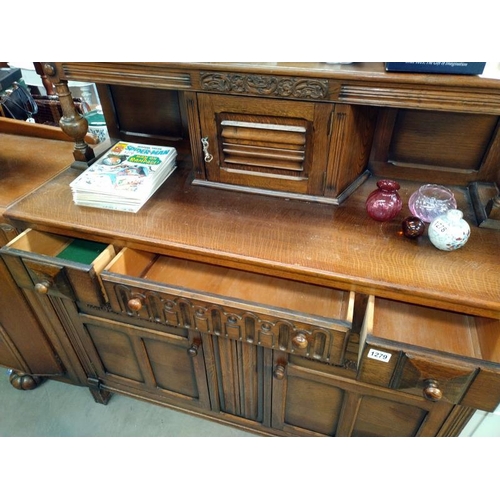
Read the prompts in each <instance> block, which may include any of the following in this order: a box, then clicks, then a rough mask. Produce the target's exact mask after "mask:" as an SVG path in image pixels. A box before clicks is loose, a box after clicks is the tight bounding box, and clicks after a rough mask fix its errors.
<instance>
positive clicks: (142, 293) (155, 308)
mask: <svg viewBox="0 0 500 500" xmlns="http://www.w3.org/2000/svg"><path fill="white" fill-rule="evenodd" d="M112 299H113V300H112V301H111V302H112V307H113V304H115V306H114V307H115V308H116V305H117V306H118V308H119V310H118V311H116V310H115V312H118V313H123V314H126V315H127V316H133V317H137V318H140V319H143V320H146V321H149V322H154V323H158V324H164V325H167V326H171V327H176V328H189V329H191V330H196V331H199V332H201V333H207V334H211V335H216V336H219V337H225V338H228V339H231V340H236V341H240V342H246V343H250V344H255V345H260V346H262V347H265V348H269V349H278V350H281V351H286V352H290V353H294V354H299V355H303V356H305V357H310V358H312V359H316V360H318V361H323V362H327V363H331V364H342V362H343V357H344V356H343V350H344V347H343V346H344V339H345V336H346V332H343V331H336V330H334V329H328V328H324V327H320V326H315V325H314V324H307V323H304V322H302V321H300V322H295V321H291V320H287V319H284V318H280V317H278V316H273V315H272V313H271V314H262V313H260V312H259V313H257V312H255V311H252V310H250V309H247V310H244V309H235V308H233V307H228V306H226V305H220V304H214V303H207V302H205V301H200V300H196V299H192V298H186V297H181V296H176V295H170V294H166V293H158V292H154V291H147V290H139V289H133V288H131V287H128V286H126V285H123V284H120V285H115V286H114V297H113V298H112ZM138 303H139V304H140V307H137V304H138Z"/></svg>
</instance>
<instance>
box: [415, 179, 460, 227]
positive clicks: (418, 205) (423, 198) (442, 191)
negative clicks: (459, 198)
mask: <svg viewBox="0 0 500 500" xmlns="http://www.w3.org/2000/svg"><path fill="white" fill-rule="evenodd" d="M408 206H409V208H410V212H411V213H412V214H413V215H414V216H415V217H418V218H419V219H422V220H423V221H424V222H431V221H432V220H433V219H435V218H436V217H438V216H439V215H442V214H444V213H445V212H447V211H448V210H452V209H455V208H457V202H456V200H455V195H454V194H453V192H452V191H451V190H449V189H448V188H447V187H444V186H439V185H438V184H424V185H423V186H420V188H419V189H418V190H417V191H415V192H414V193H413V194H412V195H411V196H410V199H409V201H408Z"/></svg>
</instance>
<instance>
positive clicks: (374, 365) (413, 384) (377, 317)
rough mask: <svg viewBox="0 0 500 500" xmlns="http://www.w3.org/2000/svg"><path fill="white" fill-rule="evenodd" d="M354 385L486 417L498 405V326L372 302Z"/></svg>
mask: <svg viewBox="0 0 500 500" xmlns="http://www.w3.org/2000/svg"><path fill="white" fill-rule="evenodd" d="M358 361H359V362H358V380H361V381H363V382H368V383H372V384H376V385H381V386H385V387H391V388H393V389H397V390H401V391H404V392H407V393H411V394H417V395H422V396H423V397H425V398H427V399H429V400H433V401H439V400H444V401H448V402H450V403H453V404H457V403H460V404H462V405H465V406H470V407H472V408H477V409H481V410H485V411H493V410H495V408H496V407H497V406H498V404H499V403H500V321H499V320H496V319H489V318H480V317H475V316H468V315H465V314H458V313H452V312H448V311H443V310H439V309H433V308H430V307H423V306H416V305H412V304H406V303H400V302H396V301H392V300H386V299H380V298H375V297H373V296H371V297H370V299H369V301H368V307H367V313H366V316H365V322H364V325H363V328H362V332H361V338H360V352H359V360H358Z"/></svg>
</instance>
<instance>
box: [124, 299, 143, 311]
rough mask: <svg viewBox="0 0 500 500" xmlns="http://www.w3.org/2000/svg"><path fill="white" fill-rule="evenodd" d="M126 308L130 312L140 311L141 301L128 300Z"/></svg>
mask: <svg viewBox="0 0 500 500" xmlns="http://www.w3.org/2000/svg"><path fill="white" fill-rule="evenodd" d="M127 306H128V308H129V309H130V310H131V311H140V310H141V308H142V300H141V299H139V298H137V297H136V298H134V299H130V300H129V301H128V302H127Z"/></svg>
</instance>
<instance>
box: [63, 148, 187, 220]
mask: <svg viewBox="0 0 500 500" xmlns="http://www.w3.org/2000/svg"><path fill="white" fill-rule="evenodd" d="M176 157H177V151H176V149H175V148H170V147H164V146H152V145H146V144H135V143H130V142H118V143H117V144H115V145H114V146H113V147H112V148H110V149H109V151H107V152H106V153H105V154H104V155H103V156H102V157H101V158H99V159H98V160H97V161H96V162H95V163H94V164H93V165H92V166H90V167H89V168H88V169H87V170H85V171H84V172H83V173H82V174H80V175H79V176H78V177H77V178H76V179H75V180H74V181H73V182H71V184H70V187H71V190H72V192H73V201H74V203H75V204H76V205H82V206H88V207H96V208H106V209H109V210H122V211H127V212H137V211H138V210H139V209H140V208H141V207H142V206H143V205H144V203H146V201H147V200H148V199H149V198H150V197H151V196H152V195H153V193H154V192H155V191H156V190H157V189H158V188H159V187H160V186H161V185H162V184H163V182H165V180H166V179H167V178H168V177H169V175H170V174H171V173H172V172H173V171H174V170H175V168H176V163H175V160H176Z"/></svg>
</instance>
